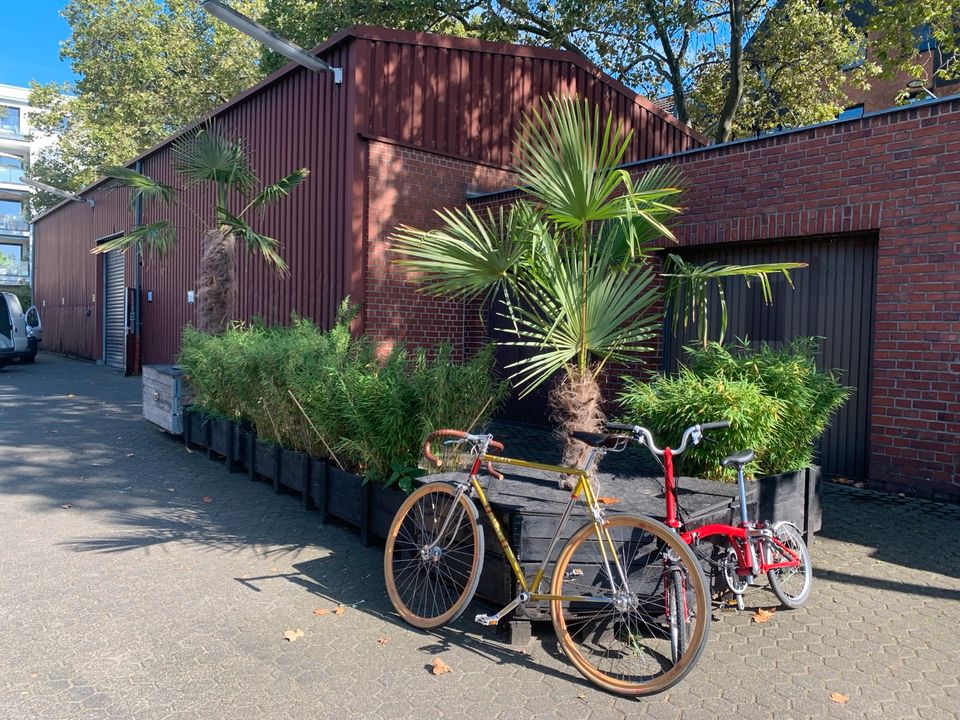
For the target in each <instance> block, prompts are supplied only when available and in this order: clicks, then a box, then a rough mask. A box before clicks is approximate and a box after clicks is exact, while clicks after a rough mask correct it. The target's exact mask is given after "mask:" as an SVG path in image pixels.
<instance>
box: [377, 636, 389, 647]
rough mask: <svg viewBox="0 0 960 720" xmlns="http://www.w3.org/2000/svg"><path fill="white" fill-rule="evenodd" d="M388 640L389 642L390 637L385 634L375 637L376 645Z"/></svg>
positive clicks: (383, 643)
mask: <svg viewBox="0 0 960 720" xmlns="http://www.w3.org/2000/svg"><path fill="white" fill-rule="evenodd" d="M388 642H390V638H389V637H387V636H386V635H384V636H383V637H378V638H377V645H386V644H387V643H388Z"/></svg>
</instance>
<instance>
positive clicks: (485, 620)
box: [473, 613, 497, 627]
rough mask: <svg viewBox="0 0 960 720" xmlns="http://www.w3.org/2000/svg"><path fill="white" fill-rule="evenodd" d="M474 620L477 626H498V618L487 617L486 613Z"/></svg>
mask: <svg viewBox="0 0 960 720" xmlns="http://www.w3.org/2000/svg"><path fill="white" fill-rule="evenodd" d="M473 620H474V622H476V623H477V624H479V625H483V626H485V627H490V626H491V625H496V624H497V618H496V617H490V616H489V615H487V614H486V613H484V614H481V615H477V616H476V617H475V618H474V619H473Z"/></svg>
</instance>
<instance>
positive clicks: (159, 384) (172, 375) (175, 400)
mask: <svg viewBox="0 0 960 720" xmlns="http://www.w3.org/2000/svg"><path fill="white" fill-rule="evenodd" d="M191 400H192V393H191V392H190V386H189V385H188V383H187V381H186V379H185V378H184V376H183V370H181V369H180V368H179V367H178V366H176V365H147V366H146V367H144V368H143V417H144V418H146V419H147V420H149V421H150V422H152V423H154V424H155V425H159V426H160V427H162V428H163V429H164V430H166V431H167V432H169V433H172V434H174V435H182V434H183V409H184V408H185V407H186V406H187V405H189V404H190V402H191Z"/></svg>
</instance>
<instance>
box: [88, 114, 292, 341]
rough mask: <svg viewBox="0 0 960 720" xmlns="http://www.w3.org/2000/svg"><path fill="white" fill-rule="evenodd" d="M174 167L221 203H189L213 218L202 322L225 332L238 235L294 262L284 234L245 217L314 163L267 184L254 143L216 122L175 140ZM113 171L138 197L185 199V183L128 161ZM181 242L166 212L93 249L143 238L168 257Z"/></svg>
mask: <svg viewBox="0 0 960 720" xmlns="http://www.w3.org/2000/svg"><path fill="white" fill-rule="evenodd" d="M172 152H173V158H174V170H175V171H176V173H177V174H178V175H179V176H181V177H182V178H183V179H184V180H185V183H186V185H187V186H188V187H193V186H196V185H198V184H208V185H210V186H212V189H213V191H214V195H213V196H214V198H215V199H216V204H215V205H214V206H213V207H212V208H209V209H207V211H206V212H202V211H201V210H198V209H197V208H193V207H190V206H189V205H184V207H186V208H187V209H188V210H190V212H192V213H193V215H194V216H195V217H196V218H197V221H198V223H199V224H200V225H201V226H206V227H207V228H209V229H207V230H206V232H205V234H204V241H203V247H202V252H201V258H200V273H199V274H200V277H199V280H198V283H199V314H200V319H199V329H200V330H203V331H205V332H210V333H220V332H223V330H224V329H225V328H226V327H227V324H228V323H229V322H230V320H231V319H232V313H233V295H234V285H235V277H234V272H235V270H234V268H235V265H236V247H237V241H238V240H240V241H242V242H243V244H244V246H245V247H246V249H247V250H248V251H250V252H255V253H259V254H260V255H262V256H263V258H264V259H265V260H266V261H267V262H268V263H269V264H270V265H271V266H272V267H273V268H274V269H275V270H276V271H277V272H280V273H283V272H286V269H287V265H286V263H285V262H284V260H283V258H282V257H281V256H280V254H279V251H278V250H279V242H278V241H277V240H276V239H274V238H271V237H267V236H266V235H262V234H260V233H258V232H256V231H255V230H254V229H253V228H252V227H251V226H250V225H249V224H248V223H247V221H246V220H244V217H245V216H246V215H247V214H248V213H251V212H255V211H259V210H262V209H264V208H266V207H267V206H269V205H272V204H274V203H276V202H279V201H280V200H282V199H284V198H285V197H287V196H289V195H290V193H291V192H292V191H293V190H294V188H296V187H297V186H298V185H299V184H300V183H302V182H303V181H304V180H306V178H307V175H308V174H309V171H308V170H307V169H306V168H301V169H300V170H296V171H295V172H292V173H290V174H289V175H287V176H286V177H284V178H282V179H281V180H279V181H277V182H276V183H274V184H272V185H267V186H266V187H262V188H261V189H260V190H259V191H257V188H258V187H259V186H260V185H261V183H260V180H259V179H258V178H257V176H256V174H255V173H254V171H253V169H252V168H251V166H250V158H249V155H248V151H247V147H246V144H245V143H244V142H243V140H242V139H231V138H228V137H227V136H226V135H224V134H223V133H222V132H221V131H220V130H219V129H218V128H217V127H216V126H214V125H212V124H211V125H206V126H204V127H201V128H200V129H199V130H197V131H196V132H195V133H191V134H189V135H187V136H184V137H183V138H180V139H179V140H177V141H176V142H175V143H174V145H173V150H172ZM106 175H107V176H108V177H110V178H113V181H114V185H115V186H117V187H126V188H130V189H131V190H132V191H133V192H132V196H131V203H133V202H136V201H137V200H138V198H139V199H141V200H142V201H143V202H145V203H159V204H161V205H167V206H168V205H172V204H175V203H178V202H179V201H178V199H177V196H176V193H177V191H178V190H179V188H174V187H172V186H170V185H166V184H164V183H161V182H159V181H157V180H154V179H152V178H150V177H147V176H146V175H143V174H141V173H138V172H136V171H134V170H130V169H128V168H125V167H110V168H107V169H106ZM233 198H239V199H240V200H241V201H242V202H243V203H245V204H243V205H242V206H241V207H240V208H234V207H231V206H230V201H231V199H233ZM176 242H177V228H175V227H174V226H173V224H172V223H170V221H169V220H158V221H156V222H154V223H150V224H149V225H141V226H140V227H138V228H135V229H134V230H133V231H132V232H129V233H127V234H126V235H124V236H122V237H119V238H116V239H114V240H109V241H107V242H105V243H102V244H100V245H98V246H97V247H95V248H94V249H93V250H91V252H93V253H105V252H110V251H111V250H120V251H126V250H127V249H129V248H131V247H136V246H138V245H139V246H141V247H142V248H143V249H144V250H145V251H147V252H148V253H152V254H155V255H157V256H158V257H159V258H161V259H162V258H163V257H164V256H165V255H167V253H169V252H170V250H171V249H172V248H173V247H174V245H175V244H176Z"/></svg>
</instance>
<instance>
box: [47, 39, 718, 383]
mask: <svg viewBox="0 0 960 720" xmlns="http://www.w3.org/2000/svg"><path fill="white" fill-rule="evenodd" d="M318 52H319V54H320V55H321V57H323V58H324V59H325V60H326V61H327V62H329V63H330V64H332V65H334V66H339V67H343V68H344V82H343V84H342V85H339V86H338V85H334V83H333V82H332V78H331V76H330V75H329V74H326V73H324V74H320V75H318V74H315V73H312V72H308V71H306V70H303V69H301V68H295V67H294V68H288V69H287V70H285V71H281V72H280V73H278V74H276V75H274V76H272V77H271V78H268V79H267V80H266V81H264V83H262V84H261V85H260V86H258V87H256V88H252V89H251V90H249V91H247V92H245V93H243V94H241V95H240V96H238V97H237V98H234V99H233V100H232V101H231V102H229V103H228V104H227V105H226V106H224V107H223V108H221V109H220V110H219V111H218V112H217V122H218V123H219V124H220V125H221V126H222V127H223V128H224V129H226V130H227V131H228V132H230V133H232V134H234V135H235V136H238V137H243V138H245V139H246V140H247V142H248V145H249V147H250V150H251V156H252V164H253V166H254V167H255V168H256V170H257V172H258V173H259V175H260V176H261V178H263V179H265V180H267V181H269V182H272V181H275V180H276V179H278V178H279V177H281V176H283V175H285V174H287V173H289V172H291V171H293V170H295V169H297V168H300V167H307V168H309V170H310V171H311V175H310V178H309V179H308V180H307V182H306V183H305V184H304V185H303V186H302V187H300V188H298V189H297V190H296V192H295V193H294V194H293V195H292V196H291V197H290V198H289V199H287V200H285V201H284V202H282V203H280V204H279V205H277V206H275V207H274V208H271V209H269V210H267V211H266V212H265V213H264V215H263V217H262V218H258V219H257V222H256V228H257V229H258V230H259V231H261V232H263V233H265V234H267V235H270V236H272V237H275V238H277V239H279V240H280V242H281V254H282V255H283V257H284V258H285V260H286V261H287V263H288V264H289V266H290V274H289V276H287V277H280V276H278V275H276V274H275V273H274V272H273V271H272V270H270V269H269V268H268V267H267V266H266V265H265V263H264V262H263V261H262V260H261V259H260V258H259V257H248V256H246V255H245V254H244V253H242V252H241V253H240V258H239V260H238V265H237V277H238V280H239V281H238V283H237V304H236V317H238V318H241V319H244V320H249V319H251V318H253V317H262V318H263V319H265V320H266V321H267V322H271V323H274V322H286V321H287V320H288V318H289V316H290V313H291V312H292V311H295V312H297V313H298V314H300V315H301V316H305V317H309V318H311V319H313V320H314V321H316V322H317V323H318V324H321V325H324V326H326V325H329V324H330V323H331V321H332V319H333V317H334V314H335V311H336V307H337V305H338V304H339V302H340V300H341V299H342V298H343V297H344V296H345V295H346V294H348V293H349V294H351V295H352V297H353V299H354V300H355V301H358V302H362V301H363V299H364V267H365V258H364V253H365V240H366V238H365V237H364V235H365V211H366V206H367V202H368V200H369V199H368V198H366V192H367V189H366V188H367V185H366V182H365V181H366V167H367V166H366V162H367V156H366V139H365V138H364V137H363V136H366V137H368V138H369V137H377V138H381V139H386V140H388V141H393V142H397V143H399V144H408V145H412V146H417V147H422V148H423V149H425V150H427V151H430V152H436V153H438V154H443V155H453V156H456V157H462V158H466V159H470V160H473V161H478V162H482V163H486V164H490V165H496V166H505V165H507V164H509V160H510V150H511V145H512V141H513V134H514V131H515V129H516V124H517V122H518V119H519V115H520V112H521V110H522V109H523V108H525V107H528V106H529V105H530V104H531V103H532V102H533V101H534V100H535V99H536V98H537V97H538V96H540V95H543V94H547V93H550V92H578V93H582V94H585V95H586V96H587V97H590V98H591V99H593V100H594V101H596V102H600V103H603V104H605V105H606V106H608V107H610V108H612V109H613V110H614V113H615V115H616V116H617V117H618V118H623V119H624V120H625V122H626V123H627V125H628V126H629V127H632V128H634V129H635V130H636V137H635V139H634V147H633V149H632V151H631V155H630V159H633V160H639V159H643V158H646V157H650V156H654V155H660V154H666V153H671V152H676V151H679V150H684V149H687V148H689V147H692V146H695V145H698V144H699V141H698V140H697V139H696V138H695V137H694V136H693V135H692V133H691V132H690V131H689V130H688V129H685V128H684V127H683V126H681V125H679V124H678V123H676V121H672V122H670V121H667V120H666V119H664V117H663V116H661V115H658V114H657V112H656V111H655V110H654V109H653V106H652V105H651V104H649V103H647V102H646V101H642V100H639V99H638V98H637V97H636V96H635V95H634V94H633V93H632V92H630V91H629V90H627V89H626V88H625V87H623V86H622V85H620V84H619V83H616V82H614V81H612V80H611V79H610V78H606V77H605V76H602V75H601V74H600V73H599V72H598V71H596V69H591V68H590V66H588V65H587V64H585V63H584V62H583V61H582V60H579V59H577V58H574V57H573V56H572V55H568V54H565V53H560V52H557V51H552V50H540V49H533V48H518V47H516V46H509V45H502V44H496V43H482V42H480V41H474V40H467V39H462V38H443V37H439V36H429V35H415V34H413V33H402V32H397V31H388V30H382V29H376V28H361V29H358V30H354V31H349V32H345V33H343V34H342V35H340V36H337V37H336V38H333V39H331V41H330V42H328V43H327V44H326V45H325V46H324V47H321V48H319V49H318ZM142 161H143V172H144V173H146V174H147V175H150V176H151V177H155V178H157V179H159V180H162V181H163V182H167V183H170V184H172V185H174V186H181V185H182V181H180V179H179V178H178V177H177V176H176V174H175V173H174V172H173V167H172V157H171V141H170V140H168V141H167V142H166V143H165V144H164V145H162V146H160V147H158V148H156V149H154V150H153V151H151V152H150V153H148V154H146V155H145V156H143V158H142ZM131 166H132V163H131ZM399 191H400V192H405V193H409V192H414V193H415V192H416V188H402V189H399ZM93 192H95V194H97V195H98V196H99V195H100V194H102V193H101V192H100V191H93ZM180 198H181V200H182V203H181V204H179V205H177V206H175V207H174V208H172V209H169V208H162V207H158V206H152V205H147V206H146V207H144V209H143V222H144V223H150V222H154V221H156V220H158V219H160V218H169V219H170V220H171V221H172V222H173V223H174V224H175V225H176V226H177V228H178V232H179V236H180V241H179V244H178V247H177V249H176V250H175V251H174V252H173V253H172V254H171V255H170V256H169V257H168V258H165V259H164V260H163V261H162V262H161V261H159V260H158V259H157V258H150V257H149V256H148V257H146V258H144V267H143V276H142V290H143V294H142V308H143V310H142V327H143V334H142V339H141V352H142V362H143V363H144V364H149V363H160V362H169V361H171V360H172V359H173V358H174V357H175V355H176V353H177V351H178V349H179V338H180V333H181V330H182V327H183V326H184V325H185V324H186V323H191V322H193V323H195V322H196V304H193V305H190V304H188V303H187V291H188V290H191V289H195V288H196V279H197V267H198V261H199V257H200V242H201V237H202V232H203V229H204V228H205V227H206V223H207V222H208V221H207V220H206V217H208V216H209V214H210V211H211V209H212V206H213V201H212V198H211V197H209V196H206V197H204V196H203V195H202V193H201V190H199V189H196V188H193V189H187V190H185V191H184V192H182V193H181V194H180ZM125 203H126V195H125V194H120V193H116V194H113V195H112V196H111V198H110V199H109V200H108V201H106V203H105V204H104V205H101V204H100V201H99V200H98V204H97V207H96V209H95V210H94V211H92V212H89V209H88V208H84V207H83V206H79V205H78V206H73V205H65V206H62V207H60V208H59V209H57V210H55V211H53V212H52V213H50V214H48V215H47V216H45V217H43V218H41V220H40V221H39V222H38V223H37V225H36V227H37V238H38V245H37V246H38V252H37V276H38V291H40V294H39V295H38V297H39V298H41V299H44V298H45V299H47V301H48V305H49V304H50V298H52V297H53V296H55V295H59V294H63V296H64V301H63V304H62V309H60V310H58V311H57V312H55V313H51V312H49V311H48V312H47V313H46V314H45V315H44V341H45V343H46V344H47V347H50V348H51V349H53V350H58V351H62V352H69V353H73V354H77V355H82V356H85V357H90V358H98V357H99V356H100V354H101V337H102V336H101V332H102V328H100V327H99V325H98V322H97V318H98V316H102V312H99V311H98V312H93V313H91V314H90V315H87V314H86V312H87V310H90V309H91V300H90V298H91V297H92V296H93V295H94V294H95V293H99V292H102V290H101V288H102V278H100V279H98V273H99V272H101V271H98V265H97V262H96V259H95V258H92V257H88V256H87V255H86V252H87V250H88V249H89V247H91V246H92V245H93V244H94V243H95V241H96V240H97V239H100V238H103V237H105V236H107V235H109V234H111V233H114V232H122V231H126V230H127V229H129V227H131V226H132V225H133V215H132V212H131V211H130V210H129V208H127V207H125ZM188 207H192V208H195V209H199V210H201V211H202V213H201V214H203V215H204V220H203V221H202V222H201V221H200V220H198V219H197V218H196V216H195V215H194V213H193V212H191V211H190V210H188V209H187V208H188ZM84 212H87V215H86V216H84V215H83V213H84ZM400 221H402V219H400ZM127 255H128V257H127V261H126V276H127V277H126V283H127V285H128V286H132V285H133V284H134V277H135V268H134V257H133V253H128V254H127ZM98 283H99V284H98ZM61 289H62V290H61ZM44 293H46V296H45V295H44ZM148 293H149V294H150V296H151V298H152V299H151V300H149V301H148V299H147V297H148ZM57 299H58V300H59V299H60V298H59V297H57ZM48 338H49V342H47V340H48Z"/></svg>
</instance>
